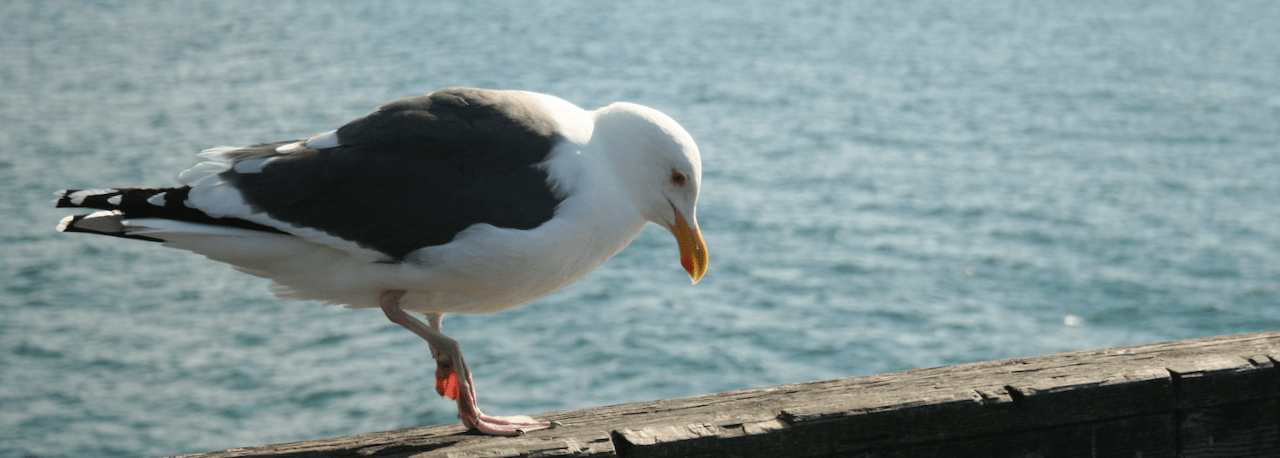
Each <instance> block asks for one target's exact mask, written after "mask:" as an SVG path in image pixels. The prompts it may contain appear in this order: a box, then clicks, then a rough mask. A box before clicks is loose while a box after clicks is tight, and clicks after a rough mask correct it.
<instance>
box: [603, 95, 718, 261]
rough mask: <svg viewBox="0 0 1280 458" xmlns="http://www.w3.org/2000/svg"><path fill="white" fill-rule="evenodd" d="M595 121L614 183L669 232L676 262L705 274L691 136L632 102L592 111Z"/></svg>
mask: <svg viewBox="0 0 1280 458" xmlns="http://www.w3.org/2000/svg"><path fill="white" fill-rule="evenodd" d="M595 122H596V128H595V131H596V133H598V134H600V133H605V132H608V134H607V138H602V139H600V140H603V141H607V142H608V143H609V144H608V145H607V147H608V148H609V150H610V151H611V155H613V158H614V161H613V163H614V166H615V167H616V168H617V176H618V177H620V178H619V185H620V186H621V187H624V188H626V189H625V191H626V192H627V193H628V194H629V195H630V196H631V199H632V200H633V201H634V202H635V204H636V208H637V209H639V211H640V213H641V214H642V215H643V216H644V218H645V219H647V220H649V221H652V222H654V223H657V224H659V225H661V226H662V227H665V228H667V229H668V230H670V231H671V233H672V234H673V235H675V237H676V243H677V244H678V245H679V247H680V265H681V266H683V267H684V270H685V272H688V273H689V279H691V280H693V282H694V283H697V282H698V280H700V279H702V275H703V274H705V273H706V272H707V245H706V243H704V242H703V241H702V232H701V231H699V230H698V219H697V206H698V189H699V188H700V187H701V186H702V159H701V157H700V156H699V154H698V145H696V144H694V142H693V137H691V136H689V133H688V132H686V131H685V130H684V128H683V127H680V125H679V124H677V123H676V122H675V120H673V119H671V118H670V117H668V116H667V115H665V114H663V113H662V112H659V111H657V110H654V109H652V108H648V107H644V106H641V105H636V104H632V103H625V102H619V103H614V104H612V105H609V106H607V107H604V108H601V109H599V110H597V111H596V119H595ZM596 140H597V138H596V137H593V138H592V142H595V141H596Z"/></svg>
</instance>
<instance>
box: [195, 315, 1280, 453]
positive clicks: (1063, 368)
mask: <svg viewBox="0 0 1280 458" xmlns="http://www.w3.org/2000/svg"><path fill="white" fill-rule="evenodd" d="M1277 361H1280V332H1267V333H1258V334H1243V335H1229V336H1221V337H1212V338H1207V339H1195V340H1185V341H1178V342H1168V343H1160V344H1153V345H1141V346H1133V347H1122V348H1111V349H1105V350H1090V351H1080V352H1072V353H1062V354H1056V355H1048V356H1038V357H1030V358H1015V359H1007V360H1000V361H987V362H980V363H972V364H962V365H957V366H947V367H938V368H931V369H917V370H909V371H904V372H897V373H892V374H882V375H873V376H867V377H852V378H843V379H837V380H824V381H817V382H809V383H800V384H794V385H782V386H775V387H769V388H756V389H749V390H740V391H731V392H726V393H718V394H712V395H706V396H695V397H689V398H682V399H671V400H661V401H653V402H641V403H635V404H624V405H616V406H608V407H598V408H589V409H580V410H570V411H564V412H554V413H548V414H545V415H536V416H535V417H536V418H541V419H550V420H557V421H560V422H561V423H563V424H564V426H562V427H560V428H556V429H554V430H548V431H538V432H533V433H530V434H527V435H525V436H522V437H517V438H503V437H486V436H480V435H477V434H474V433H470V432H468V431H467V430H466V429H465V428H463V427H462V426H461V425H460V424H452V425H441V426H428V427H422V428H412V429H404V430H397V431H388V432H378V433H369V434H361V435H355V436H347V437H339V438H332V439H320V440H314V441H306V442H296V443H290V444H280V445H268V446H262V447H251V448H239V449H232V450H227V451H222V452H213V453H203V454H196V455H185V456H184V458H197V457H198V458H225V457H273V458H286V457H287V458H295V457H296V458H300V457H411V456H412V457H508V456H511V457H516V456H519V457H527V456H534V457H536V456H564V455H568V456H624V457H649V456H654V457H662V456H707V457H711V456H716V457H719V456H741V457H753V456H763V457H777V456H845V455H856V456H875V457H908V456H910V457H917V456H992V457H1027V456H1041V457H1057V456H1124V457H1135V456H1141V457H1145V458H1152V457H1175V456H1182V457H1202V456H1206V457H1207V456H1215V457H1216V456H1241V457H1244V456H1248V457H1258V456H1280V365H1277Z"/></svg>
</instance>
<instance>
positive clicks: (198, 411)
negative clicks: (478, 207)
mask: <svg viewBox="0 0 1280 458" xmlns="http://www.w3.org/2000/svg"><path fill="white" fill-rule="evenodd" d="M838 3H843V4H838ZM1146 3H1152V4H1146ZM1276 24H1280V4H1278V3H1275V2H1269V1H1226V2H1223V1H1191V0H1185V1H1178V0H1174V1H1166V2H1109V1H1080V2H1031V1H1028V2H1020V1H983V2H950V1H945V0H918V1H893V2H887V1H854V2H830V1H799V0H797V1H789V2H772V1H758V0H751V1H735V2H713V3H701V2H689V1H652V2H643V3H639V4H630V3H626V2H595V1H563V2H484V1H475V0H468V1H465V2H446V1H439V2H436V1H433V2H418V1H383V2H328V3H320V2H296V3H295V2H263V1H242V0H236V1H218V2H191V1H165V2H109V1H103V2H94V3H88V2H39V1H24V0H11V1H7V2H3V3H0V214H2V215H3V217H0V241H2V243H0V250H2V251H0V316H2V318H0V456H15V457H16V456H27V455H31V456H38V457H42V458H48V457H81V456H155V455H169V454H178V453H189V452H199V451H209V450H220V449H225V448H230V447H236V446H247V445H257V444H265V443H275V442H285V441H296V440H304V439H311V438H319V437H327V436H334V435H343V434H353V433H361V432H370V431H378V430H386V429H392V428H404V427H412V426H419V425H428V424H440V423H448V422H454V421H456V419H455V411H454V406H453V405H452V403H450V402H447V401H444V400H441V399H440V398H439V397H437V396H436V395H435V394H434V390H433V389H432V380H431V376H432V374H433V371H434V368H435V366H434V364H432V363H431V360H430V355H429V353H428V351H427V346H426V344H425V343H423V342H422V341H421V340H420V339H418V338H417V337H416V336H414V335H413V334H411V333H409V332H406V331H404V330H403V329H400V328H398V327H397V326H395V325H393V324H391V323H389V322H387V320H386V319H385V318H384V317H383V316H382V314H381V313H379V312H378V311H376V310H361V311H350V310H345V309H341V308H333V307H323V306H320V305H317V304H312V303H301V302H287V303H286V302H278V301H276V300H274V299H273V298H272V297H271V295H270V293H269V292H268V290H267V285H266V283H265V282H264V281H262V280H259V279H256V278H252V277H248V276H245V275H242V274H239V273H237V272H235V271H233V270H232V269H230V268H228V267H226V266H223V265H219V264H216V263H213V262H209V261H207V260H205V259H203V258H201V257H199V256H196V255H192V254H189V253H185V252H179V251H175V250H168V249H165V248H163V247H160V246H157V245H154V244H147V243H142V242H134V241H127V240H116V239H108V238H105V237H90V236H85V235H80V234H58V233H55V232H54V231H53V227H54V225H55V224H56V222H57V221H58V219H59V218H61V216H62V215H63V214H65V212H62V211H58V210H54V209H52V208H49V207H48V206H47V205H48V204H47V202H48V201H49V200H51V199H52V194H51V193H52V192H53V191H55V190H57V189H62V188H80V187H103V186H126V185H154V186H164V185H172V184H174V183H175V182H176V180H175V177H176V174H177V173H178V172H179V171H181V170H183V169H184V168H186V167H188V166H190V165H192V164H194V163H195V158H194V156H193V155H194V154H195V153H196V152H198V151H199V150H201V149H203V148H206V147H210V146H216V145H236V144H246V143H252V142H259V141H271V140H280V139H289V138H296V137H299V136H305V135H309V134H312V133H316V132H320V131H325V130H329V129H332V128H334V127H337V126H339V125H341V124H342V123H343V122H345V121H347V120H350V119H352V118H355V117H357V116H362V115H364V114H365V113H367V112H368V111H369V110H371V109H373V108H374V107H376V106H378V105H380V104H381V103H383V102H386V101H390V100H393V99H396V98H401V97H406V96H412V95H417V94H422V93H426V92H430V91H432V90H436V89H440V88H445V87H450V86H479V87H489V88H506V89H527V90H534V91H539V92H546V93H550V94H555V95H557V96H560V97H562V98H565V99H567V100H569V101H572V102H574V103H577V104H578V105H581V106H584V107H588V108H595V107H599V106H602V105H605V104H607V103H610V102H613V101H616V100H628V101H633V102H638V103H642V104H645V105H649V106H653V107H655V108H658V109H661V110H663V111H665V112H666V113H668V114H670V115H671V116H672V117H674V118H675V119H676V120H678V121H679V122H681V123H682V124H683V125H684V126H685V127H686V128H687V129H688V130H689V132H690V133H691V134H692V135H693V136H694V138H695V139H697V141H698V143H699V145H700V146H701V148H702V152H703V160H704V167H705V172H704V173H705V175H704V181H705V184H704V188H703V194H702V199H701V201H700V206H699V212H698V215H699V217H700V218H699V220H700V223H701V226H702V229H703V231H704V234H705V236H706V240H707V243H708V245H709V246H710V249H711V270H710V272H709V273H708V274H707V276H706V277H705V278H704V279H703V281H702V282H701V283H699V284H698V285H696V286H689V285H688V280H687V278H686V277H685V274H684V272H683V271H682V270H681V269H680V267H679V263H678V259H677V254H676V247H675V243H674V241H673V240H672V239H671V237H670V235H669V234H668V233H667V232H666V231H664V230H662V229H661V228H658V227H656V226H655V227H650V228H649V229H648V230H646V231H645V232H644V233H643V234H641V236H640V237H639V239H637V240H636V241H635V242H634V243H633V244H632V245H631V246H630V247H629V248H627V249H626V250H625V251H623V253H622V254H620V255H619V256H618V257H616V258H614V259H613V260H611V261H610V262H609V263H607V264H606V265H605V266H604V267H602V268H601V269H600V270H599V271H597V272H596V273H594V274H592V275H591V276H589V277H588V278H587V279H586V280H583V281H582V282H580V283H578V284H576V285H574V286H572V287H570V288H568V289H566V290H564V291H562V292H560V293H557V294H554V295H552V296H550V297H547V298H545V299H543V300H540V301H538V302H535V303H534V304H531V305H528V306H525V307H522V308H518V309H515V310H512V311H509V312H504V313H499V314H494V315H487V316H450V317H449V318H447V319H446V321H445V330H446V331H447V332H448V333H449V334H450V335H452V336H453V337H455V338H456V339H457V340H459V341H460V342H461V343H462V345H463V348H464V350H465V351H466V352H467V356H468V360H469V362H470V363H471V364H472V367H473V369H475V371H476V375H477V379H476V382H477V385H478V387H479V390H480V400H481V403H482V406H483V407H484V408H485V410H486V411H487V412H488V413H492V414H537V413H541V412H547V411H555V410H562V409H571V408H578V407H588V406H599V405H607V404H617V403H625V402H632V401H642V400H651V399H658V398H668V397H679V396H690V395H697V394H704V393H712V392H717V391H723V390H731V389H738V388H747V387H759V386H768V385H775V384H782V383H790V382H801V381H808V380H817V379H825V378H834V377H843V376H856V375H866V374H874V373H882V372H890V371H898V370H904V369H910V368H918V367H930V366H938V365H946V364H956V363H963V362H969V361H981V360H989V359H997V358H1006V357H1014V356H1028V355H1037V354H1046V353H1055V352H1062V351H1070V350H1081V349H1091V348H1101V347H1108V346H1117V345H1128V344H1141V343H1150V342H1159V341H1167V340H1176V339H1185V338H1193V337H1202V336H1212V335H1221V334H1231V333H1242V332H1251V331H1262V330H1275V329H1278V328H1280V47H1278V46H1277V43H1280V27H1276Z"/></svg>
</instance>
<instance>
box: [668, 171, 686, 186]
mask: <svg viewBox="0 0 1280 458" xmlns="http://www.w3.org/2000/svg"><path fill="white" fill-rule="evenodd" d="M671 182H672V183H675V184H676V185H677V186H684V174H683V173H680V172H671Z"/></svg>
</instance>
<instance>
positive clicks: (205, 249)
mask: <svg viewBox="0 0 1280 458" xmlns="http://www.w3.org/2000/svg"><path fill="white" fill-rule="evenodd" d="M199 157H201V158H203V160H202V161H201V162H199V163H197V164H196V165H195V166H194V167H192V168H190V169H189V170H186V171H184V172H182V173H181V174H180V175H179V176H178V182H179V183H180V184H181V186H177V187H160V188H139V187H128V188H106V189H69V190H63V191H59V192H58V193H57V195H58V199H57V200H56V201H55V202H54V206H55V207H78V208H90V209H96V210H99V211H96V212H92V213H88V214H81V215H74V216H68V217H66V218H64V219H62V221H61V222H60V223H59V225H58V226H57V230H58V231H61V232H84V233H92V234H100V235H108V236H114V237H121V238H128V239H136V240H144V241H151V242H159V243H160V244H162V245H164V246H167V247H171V248H178V249H183V250H187V251H191V252H195V253H198V254H201V255H204V256H206V257H208V258H209V259H212V260H214V261H218V262H223V263H227V264H230V265H232V266H234V268H236V269H238V270H240V271H242V272H245V273H248V274H250V275H255V276H258V277H262V278H266V279H269V280H271V281H272V282H273V283H272V290H273V292H274V293H275V295H276V297H277V298H279V299H281V300H313V301H321V302H325V303H327V304H335V305H337V304H340V305H346V306H348V307H351V308H374V307H377V308H380V309H382V311H383V313H385V314H386V316H387V318H388V319H390V320H391V321H392V322H394V323H396V324H398V325H400V326H402V327H404V328H406V329H408V330H410V331H412V332H413V333H414V334H417V335H418V336H420V337H422V338H423V339H425V340H426V341H427V343H428V345H429V346H430V349H431V355H432V357H433V358H434V359H435V361H436V365H437V368H436V391H437V392H438V393H439V394H440V395H441V396H445V397H448V398H450V399H452V400H455V401H457V405H458V417H459V418H460V419H461V420H462V423H463V424H464V425H465V426H466V427H468V428H474V429H477V430H479V431H480V432H482V433H484V434H492V435H506V436H515V435H520V434H524V433H525V432H528V431H536V430H541V429H547V428H553V427H555V426H558V424H557V423H556V422H549V421H536V420H534V419H533V418H531V417H528V416H524V415H518V416H510V417H499V416H489V415H485V414H483V413H481V412H480V408H479V406H478V404H477V400H476V391H475V386H474V384H473V383H472V378H471V370H470V369H469V368H468V367H467V364H466V362H465V360H464V359H463V357H462V350H461V346H460V345H459V344H458V342H457V341H455V340H453V339H452V338H449V337H448V336H446V335H445V334H444V333H443V332H442V331H441V323H442V320H443V319H444V316H445V314H448V313H473V314H478V313H493V312H499V311H503V310H508V309H511V308H514V307H518V306H520V305H524V304H526V303H529V302H531V301H533V300H536V299H538V298H541V297H543V296H546V295H548V294H551V293H553V292H555V291H558V290H560V289H562V288H564V287H566V286H569V285H570V284H573V283H574V282H576V281H578V280H580V279H582V278H583V277H584V276H586V275H587V274H588V273H590V272H591V271H593V270H595V269H596V268H597V267H599V266H600V265H601V264H603V263H604V262H605V261H606V260H608V259H609V258H611V257H613V255H615V254H617V253H618V252H619V251H621V250H622V249H623V248H624V247H626V246H627V244H628V243H630V242H631V240H632V239H634V238H635V237H636V235H638V234H639V233H640V231H641V230H642V229H643V228H644V226H645V225H646V224H647V223H648V222H654V223H656V224H658V225H661V226H662V227H665V228H667V229H669V230H670V231H671V233H672V234H673V235H674V236H675V238H676V244H677V246H678V248H679V253H680V264H681V266H682V267H683V268H684V270H685V271H686V272H687V273H688V275H689V278H690V279H691V280H692V281H693V283H697V282H698V280H699V279H701V278H702V276H703V274H704V273H706V271H707V265H708V260H707V259H708V258H707V247H706V244H705V243H704V242H703V240H702V233H701V231H700V230H699V229H698V223H697V217H696V207H697V201H698V189H699V187H700V186H701V183H702V161H701V158H700V155H699V153H698V147H697V145H695V144H694V141H693V138H692V137H690V135H689V133H688V132H686V131H685V130H684V128H682V127H680V125H679V124H677V123H676V122H675V121H674V120H672V119H671V118H670V117H668V116H667V115H665V114H663V113H661V112H659V111H657V110H654V109H652V108H648V107H644V106H641V105H636V104H633V103H626V102H618V103H613V104H610V105H608V106H605V107H603V108H600V109H597V110H594V111H587V110H583V109H581V108H579V107H577V106H575V105H573V104H572V103H570V102H567V101H565V100H562V99H560V98H557V97H554V96H550V95H546V94H540V93H534V92H524V91H497V90H487V89H473V88H452V89H445V90H441V91H437V92H433V93H430V94H427V95H424V96H418V97H411V98H406V99H401V100H397V101H394V102H391V103H388V104H386V105H383V106H382V107H380V108H378V109H377V110H376V111H374V112H373V113H372V114H369V115H368V116H365V117H363V118H359V119H356V120H355V121H352V122H350V123H348V124H346V125H344V126H342V127H340V128H338V129H337V130H333V131H329V132H324V133H320V134H317V135H313V136H311V137H308V138H304V139H296V140H288V141H279V142H273V143H259V144H254V145H250V146H242V147H226V146H223V147H216V148H211V149H207V150H204V151H203V152H201V153H200V154H199ZM410 312H414V313H417V314H422V315H423V316H424V317H425V319H426V320H425V322H424V321H423V320H422V319H420V318H418V317H415V316H413V315H410Z"/></svg>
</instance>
